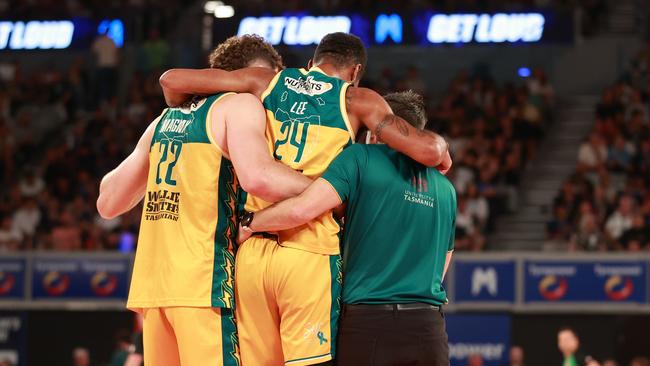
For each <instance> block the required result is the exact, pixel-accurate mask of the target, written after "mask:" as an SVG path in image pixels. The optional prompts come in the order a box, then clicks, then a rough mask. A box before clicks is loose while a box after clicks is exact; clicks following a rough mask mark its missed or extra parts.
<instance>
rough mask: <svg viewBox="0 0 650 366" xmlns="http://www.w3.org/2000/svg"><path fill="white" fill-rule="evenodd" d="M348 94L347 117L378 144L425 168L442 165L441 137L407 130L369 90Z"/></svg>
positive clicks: (444, 146)
mask: <svg viewBox="0 0 650 366" xmlns="http://www.w3.org/2000/svg"><path fill="white" fill-rule="evenodd" d="M348 93H349V95H348V98H347V100H348V111H349V113H351V114H352V115H354V116H355V117H356V118H358V119H359V120H360V121H361V122H362V123H363V124H364V125H365V126H366V127H367V128H368V129H369V130H370V131H372V132H373V133H374V134H375V136H377V138H379V139H380V140H381V141H382V142H384V143H386V144H387V145H388V146H390V147H391V148H393V149H395V150H397V151H399V152H401V153H403V154H405V155H408V156H409V157H411V158H412V159H413V160H416V161H418V162H420V163H422V164H424V165H427V166H432V167H434V166H438V165H439V164H440V163H441V162H443V160H444V159H445V156H446V154H447V151H448V145H447V142H446V141H445V139H444V138H443V137H442V136H440V135H438V134H437V133H434V132H431V131H426V130H418V129H417V128H415V127H413V126H411V125H410V124H409V123H408V122H406V121H405V120H404V119H402V118H400V117H398V116H396V115H395V114H394V113H393V111H392V110H391V108H390V106H389V105H388V103H387V102H386V101H385V100H384V98H382V97H381V96H380V95H379V94H377V92H375V91H373V90H371V89H367V88H350V89H349V90H348Z"/></svg>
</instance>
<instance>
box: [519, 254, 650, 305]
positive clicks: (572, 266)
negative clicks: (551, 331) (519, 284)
mask: <svg viewBox="0 0 650 366" xmlns="http://www.w3.org/2000/svg"><path fill="white" fill-rule="evenodd" d="M524 276H525V277H524V278H525V279H524V283H525V285H524V291H525V294H524V301H525V302H527V303H530V302H545V303H548V304H552V303H567V302H593V303H602V302H610V303H645V302H646V301H647V276H646V263H645V262H643V261H625V262H623V261H611V262H610V261H603V262H600V261H595V262H578V261H566V262H564V261H552V262H551V261H527V262H526V264H525V275H524Z"/></svg>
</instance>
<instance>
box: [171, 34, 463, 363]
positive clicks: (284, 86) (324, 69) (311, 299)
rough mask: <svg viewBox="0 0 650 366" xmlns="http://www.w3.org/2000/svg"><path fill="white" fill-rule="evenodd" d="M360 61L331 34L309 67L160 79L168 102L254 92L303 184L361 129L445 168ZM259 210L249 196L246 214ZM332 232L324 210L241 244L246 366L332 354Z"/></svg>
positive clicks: (353, 46)
mask: <svg viewBox="0 0 650 366" xmlns="http://www.w3.org/2000/svg"><path fill="white" fill-rule="evenodd" d="M365 65H366V51H365V48H364V46H363V44H362V43H361V40H360V39H359V38H358V37H356V36H353V35H350V34H345V33H332V34H329V35H327V36H325V37H324V38H323V40H322V41H321V42H320V44H319V45H318V47H317V49H316V51H315V54H314V57H313V60H312V61H310V68H309V69H308V70H305V69H285V70H283V71H281V72H279V73H274V72H272V71H270V70H268V69H260V68H248V69H243V70H237V71H234V72H227V71H224V70H215V69H210V70H187V69H175V70H170V71H167V72H166V73H165V74H163V75H162V76H161V79H160V83H161V85H162V87H163V91H164V93H165V98H166V100H167V102H168V104H170V105H175V104H178V103H181V102H183V101H184V100H187V98H188V97H189V96H191V95H193V94H210V93H214V92H218V91H223V90H233V91H237V92H250V93H252V94H255V95H256V96H258V97H259V98H260V99H261V100H262V102H263V104H264V107H265V109H266V115H267V119H268V125H267V137H268V138H269V150H270V151H272V153H273V156H274V157H275V158H276V159H277V160H279V161H281V162H283V163H284V164H286V165H288V166H290V167H291V168H293V169H296V170H298V171H301V172H302V173H303V174H305V175H307V176H308V177H310V178H317V177H319V176H320V175H321V174H322V173H323V172H324V171H325V169H326V168H327V166H328V165H329V164H330V162H331V161H332V160H333V159H334V158H335V157H336V156H337V155H338V154H339V153H340V152H341V151H342V150H343V149H344V148H345V147H347V146H349V145H350V144H352V142H353V141H354V140H355V136H356V134H357V132H358V131H359V129H360V128H361V127H365V128H368V129H370V130H372V131H374V132H375V134H376V135H377V136H380V137H381V138H382V140H383V141H385V142H386V143H387V144H388V145H390V146H391V147H393V148H394V149H396V150H398V151H401V152H403V153H405V154H407V155H408V156H410V157H411V158H413V159H415V160H417V161H419V162H421V163H423V164H425V165H428V166H438V165H440V164H441V163H443V164H442V165H443V167H442V168H443V169H444V165H450V163H451V161H450V159H449V158H448V153H447V143H446V142H445V141H444V139H443V138H441V137H440V136H439V135H437V134H435V133H432V132H423V131H418V130H417V129H415V128H414V127H412V126H410V125H409V124H408V123H407V122H405V121H404V120H403V119H401V118H399V117H397V116H395V115H394V114H393V113H392V111H391V109H390V107H389V106H388V104H387V103H386V102H385V101H384V99H383V98H382V97H381V96H380V95H378V94H377V93H376V92H374V91H372V90H370V89H366V88H359V87H357V85H358V83H359V80H360V78H361V75H362V74H363V71H364V68H365ZM249 193H251V192H249ZM266 206H268V203H266V202H264V201H263V200H260V199H259V198H257V197H254V194H252V193H251V194H250V195H248V199H247V200H246V204H245V208H246V211H258V210H260V209H262V208H264V207H266ZM242 219H243V220H244V221H246V215H244V217H243V218H242ZM339 231H340V227H339V225H338V223H337V221H336V220H335V218H334V217H333V214H332V212H331V211H329V212H326V213H324V214H323V215H321V216H319V217H317V218H315V219H314V220H313V221H311V222H309V223H307V224H304V225H302V226H299V227H297V228H295V229H292V230H287V231H283V232H280V233H278V236H277V237H274V236H273V235H271V234H268V233H256V234H255V235H253V236H252V237H251V239H249V240H248V241H247V242H246V243H245V245H243V246H242V247H241V249H240V251H239V253H238V256H237V265H236V266H235V268H236V272H237V273H236V277H237V282H236V295H237V304H238V305H237V321H238V326H239V328H238V330H239V338H240V342H241V350H242V361H243V363H244V365H282V364H286V365H313V364H320V363H325V362H328V361H329V360H331V359H332V358H333V356H334V352H335V347H334V346H335V336H336V333H337V331H336V327H337V322H338V314H339V296H340V286H341V273H340V255H339V238H338V234H339ZM277 243H279V244H280V245H277Z"/></svg>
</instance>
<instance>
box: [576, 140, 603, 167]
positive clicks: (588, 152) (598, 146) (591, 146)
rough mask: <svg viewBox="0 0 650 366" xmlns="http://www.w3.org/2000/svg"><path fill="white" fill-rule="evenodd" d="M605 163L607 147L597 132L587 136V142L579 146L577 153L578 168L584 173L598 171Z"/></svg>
mask: <svg viewBox="0 0 650 366" xmlns="http://www.w3.org/2000/svg"><path fill="white" fill-rule="evenodd" d="M606 161H607V146H606V145H605V143H604V141H603V139H602V137H601V136H600V135H599V134H598V133H597V132H593V133H592V134H591V135H589V140H588V141H586V142H584V143H582V145H580V150H579V151H578V164H579V167H580V168H582V169H583V170H585V171H593V170H596V169H598V168H599V167H600V166H601V165H602V164H604V163H605V162H606Z"/></svg>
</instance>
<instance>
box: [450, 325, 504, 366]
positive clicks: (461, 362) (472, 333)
mask: <svg viewBox="0 0 650 366" xmlns="http://www.w3.org/2000/svg"><path fill="white" fill-rule="evenodd" d="M445 320H446V323H447V324H446V329H447V334H448V336H449V361H450V364H451V366H465V365H467V358H469V356H471V355H475V354H478V355H480V356H481V358H483V362H484V365H485V366H501V365H504V364H506V363H507V361H508V350H509V349H510V329H511V327H510V322H511V320H510V316H508V315H467V314H446V315H445Z"/></svg>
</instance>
